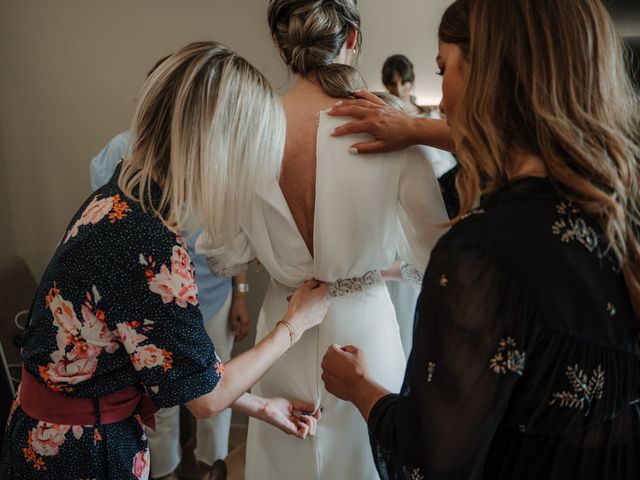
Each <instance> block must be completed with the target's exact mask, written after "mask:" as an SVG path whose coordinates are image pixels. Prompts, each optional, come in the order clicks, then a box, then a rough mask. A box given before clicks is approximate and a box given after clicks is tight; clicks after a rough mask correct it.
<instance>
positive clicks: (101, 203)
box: [64, 194, 130, 243]
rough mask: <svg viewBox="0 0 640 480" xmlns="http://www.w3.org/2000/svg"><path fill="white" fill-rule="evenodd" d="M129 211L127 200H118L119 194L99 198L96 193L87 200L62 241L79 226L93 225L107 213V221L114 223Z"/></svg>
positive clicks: (70, 236)
mask: <svg viewBox="0 0 640 480" xmlns="http://www.w3.org/2000/svg"><path fill="white" fill-rule="evenodd" d="M129 211H130V209H129V205H128V204H127V202H123V201H121V200H120V194H116V195H113V196H111V197H105V198H100V195H96V196H95V197H93V199H92V200H91V202H89V205H87V208H85V209H84V212H82V215H81V216H80V218H79V219H78V220H77V221H76V223H75V224H74V225H73V227H71V229H70V230H69V232H68V233H67V236H66V237H65V239H64V243H67V242H68V241H69V239H71V238H73V237H75V236H76V235H77V234H78V230H79V229H80V227H82V226H84V225H95V224H96V223H98V222H100V221H101V220H102V219H103V218H104V217H106V216H107V215H108V218H109V221H110V222H111V223H115V221H116V220H122V219H123V218H124V217H126V216H127V215H126V212H129Z"/></svg>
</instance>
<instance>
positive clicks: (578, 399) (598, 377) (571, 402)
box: [549, 365, 605, 417]
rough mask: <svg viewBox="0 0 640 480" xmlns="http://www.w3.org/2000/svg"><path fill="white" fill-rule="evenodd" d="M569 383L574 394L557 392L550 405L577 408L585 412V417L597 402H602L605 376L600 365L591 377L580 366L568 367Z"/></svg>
mask: <svg viewBox="0 0 640 480" xmlns="http://www.w3.org/2000/svg"><path fill="white" fill-rule="evenodd" d="M566 375H567V378H568V379H569V383H570V384H571V386H572V387H573V392H567V391H562V392H556V393H554V394H553V395H552V397H553V399H552V400H551V401H550V402H549V405H556V404H557V405H559V406H560V407H569V408H577V409H578V410H584V411H585V412H584V416H585V417H586V416H587V415H589V412H590V411H591V405H592V404H593V402H594V401H595V400H600V399H601V398H602V395H603V394H604V383H605V374H604V370H603V369H602V365H598V366H597V367H596V368H595V369H594V370H593V372H592V374H591V377H588V376H587V374H586V373H584V371H583V370H582V369H580V367H579V366H578V365H573V366H571V365H570V366H568V367H567V371H566Z"/></svg>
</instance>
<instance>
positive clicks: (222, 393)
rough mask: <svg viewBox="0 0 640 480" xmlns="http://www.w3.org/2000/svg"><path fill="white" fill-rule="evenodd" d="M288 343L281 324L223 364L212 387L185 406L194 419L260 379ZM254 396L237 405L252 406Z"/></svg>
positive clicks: (220, 406)
mask: <svg viewBox="0 0 640 480" xmlns="http://www.w3.org/2000/svg"><path fill="white" fill-rule="evenodd" d="M285 320H286V317H285ZM290 345H291V340H290V336H289V330H288V329H287V328H286V327H285V326H283V325H277V326H276V327H275V328H274V329H273V330H272V331H271V332H270V333H269V334H268V335H267V336H266V337H264V338H263V339H262V340H261V341H260V342H259V343H257V344H256V345H255V347H253V348H252V349H251V350H248V351H246V352H244V353H242V354H240V355H238V356H237V357H234V358H232V359H231V360H229V361H228V362H227V363H225V366H224V374H223V376H222V378H221V379H220V382H219V383H218V385H217V386H216V388H214V389H213V390H212V391H211V392H209V393H207V394H206V395H203V396H201V397H199V398H196V399H195V400H192V401H190V402H188V403H187V404H186V406H187V408H189V410H190V411H191V412H192V413H193V414H194V416H196V417H197V418H208V417H211V416H213V415H216V414H217V413H219V412H221V411H222V410H224V409H225V408H227V407H228V406H230V405H231V404H232V403H233V402H234V401H236V400H237V399H238V398H239V397H240V396H241V395H242V394H244V393H245V392H246V391H247V390H249V389H250V388H251V387H252V386H253V385H254V384H255V383H256V382H257V381H258V380H260V378H262V376H263V375H264V374H265V373H266V372H267V370H269V368H270V367H271V366H272V365H273V364H274V363H275V362H276V360H278V358H280V356H281V355H282V354H283V353H284V352H286V351H287V349H288V348H289V347H290ZM256 398H258V397H254V399H253V400H252V399H250V398H248V397H247V398H245V399H243V401H241V402H240V403H239V404H238V405H237V407H238V408H255V407H257V404H256V403H255V399H256ZM251 402H253V403H251Z"/></svg>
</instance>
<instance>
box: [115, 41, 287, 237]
mask: <svg viewBox="0 0 640 480" xmlns="http://www.w3.org/2000/svg"><path fill="white" fill-rule="evenodd" d="M285 128H286V126H285V117H284V112H283V110H282V107H281V104H280V101H279V99H278V98H277V96H276V95H275V93H274V92H273V91H272V89H271V87H270V85H269V83H268V82H267V80H266V79H265V78H264V77H263V76H262V75H261V74H260V73H259V72H258V71H257V70H256V69H255V68H254V67H253V66H251V65H250V64H249V63H248V62H247V61H246V60H244V59H243V58H242V57H240V56H238V55H236V54H235V53H234V52H231V51H229V50H228V49H227V48H226V47H224V46H223V45H221V44H219V43H214V42H199V43H193V44H190V45H188V46H186V47H184V48H183V49H181V50H180V51H178V52H177V53H175V54H174V55H172V56H170V57H169V58H168V59H166V60H165V61H164V62H162V63H161V64H160V65H159V66H158V67H157V68H156V69H155V70H154V71H153V72H152V73H151V75H150V76H149V78H148V79H147V81H146V82H145V84H144V86H143V88H142V93H141V97H140V101H139V103H138V106H137V108H136V112H135V115H134V119H133V123H132V126H131V132H132V136H133V138H134V144H133V148H132V153H131V156H130V157H129V158H126V159H125V161H124V162H123V167H122V171H121V172H120V177H119V185H120V188H121V189H122V190H123V192H124V193H125V194H126V195H127V196H129V197H130V198H132V199H134V200H137V201H138V202H139V203H140V204H141V205H142V206H143V208H145V209H146V210H151V211H152V212H153V213H154V214H155V215H157V216H158V217H160V218H161V219H162V220H163V221H164V222H165V223H166V224H167V226H169V227H171V228H176V229H178V230H185V229H188V230H190V231H193V230H195V229H197V228H200V227H201V228H202V229H203V230H204V231H205V232H206V233H207V234H208V235H207V237H208V238H209V239H211V242H212V243H215V244H222V243H224V242H225V241H228V240H229V239H230V238H232V237H233V236H234V235H235V234H237V232H238V231H239V219H240V217H241V215H242V213H243V212H244V211H246V209H247V208H248V203H249V201H250V200H251V198H252V195H253V194H254V193H255V191H256V190H257V189H260V188H262V186H263V185H266V184H267V182H269V181H277V179H278V176H279V172H280V164H281V160H282V154H283V148H284V139H285ZM154 182H155V183H156V184H157V185H158V186H159V187H160V189H161V192H162V193H161V197H160V200H159V201H155V202H154V201H153V198H152V184H153V183H154Z"/></svg>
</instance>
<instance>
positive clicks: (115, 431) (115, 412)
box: [0, 42, 328, 479]
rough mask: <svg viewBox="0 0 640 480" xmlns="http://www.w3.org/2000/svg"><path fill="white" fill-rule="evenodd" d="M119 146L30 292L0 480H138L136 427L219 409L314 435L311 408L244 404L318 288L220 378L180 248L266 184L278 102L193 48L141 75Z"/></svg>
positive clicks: (228, 224)
mask: <svg viewBox="0 0 640 480" xmlns="http://www.w3.org/2000/svg"><path fill="white" fill-rule="evenodd" d="M132 132H133V137H134V138H135V139H136V141H135V145H134V146H133V150H132V153H131V156H130V157H129V158H125V160H124V162H123V166H122V167H118V170H117V172H116V175H114V177H113V179H112V180H111V181H110V182H109V183H108V184H107V185H105V186H104V187H102V188H100V189H98V191H97V192H95V193H94V194H92V195H91V197H90V198H89V199H87V201H86V202H85V203H84V205H82V207H81V208H80V210H79V211H78V213H77V214H76V215H75V216H74V217H73V219H72V220H71V222H70V223H69V227H68V228H67V230H66V231H65V232H64V234H63V235H62V239H61V241H60V244H59V245H58V248H57V250H56V252H55V254H54V256H53V258H52V260H51V262H50V264H49V266H48V267H47V270H46V272H45V274H44V276H43V277H42V280H41V282H40V286H39V288H38V291H37V294H36V297H35V300H34V303H33V307H32V310H31V313H30V325H29V327H28V329H27V333H26V338H25V345H24V348H23V350H22V360H23V374H22V384H21V387H20V393H19V395H18V397H17V399H16V401H15V404H14V412H13V416H12V417H11V418H10V420H9V422H8V424H7V430H6V435H5V439H4V443H3V450H2V457H1V460H0V477H2V478H6V479H10V478H11V479H18V478H19V479H31V478H33V479H36V478H56V479H63V478H64V479H67V478H69V479H70V478H73V479H78V478H101V479H106V478H109V479H116V478H117V479H146V478H148V475H149V450H148V447H147V440H146V437H145V434H144V429H143V424H148V425H150V424H151V423H152V422H151V420H152V418H153V413H154V411H155V410H156V409H157V408H158V407H171V406H174V405H179V404H184V405H186V406H187V408H189V410H191V412H192V413H193V414H194V415H195V416H196V417H198V418H204V417H208V416H211V415H215V414H216V413H218V412H220V411H221V410H222V409H224V408H225V407H227V406H228V405H229V404H231V405H232V406H233V407H235V408H237V409H239V410H241V411H244V412H245V413H247V414H249V415H252V416H255V417H258V418H260V419H262V420H265V421H267V422H269V423H271V424H273V425H274V426H276V427H278V428H280V429H282V430H283V431H285V432H286V433H288V434H292V435H295V436H297V437H301V438H304V437H305V436H306V435H307V434H311V435H313V434H314V433H315V421H316V418H317V416H318V415H317V414H316V415H315V416H310V415H306V416H297V415H294V411H295V410H299V411H303V412H311V411H312V410H313V405H310V404H307V403H302V402H297V401H295V400H291V401H290V400H285V399H283V398H275V399H269V400H265V399H262V398H258V397H255V396H252V395H248V394H244V392H245V391H246V390H247V389H248V388H249V387H250V386H251V385H252V384H253V383H255V381H256V380H258V379H259V378H260V377H261V376H262V375H263V374H264V372H265V371H266V370H267V369H268V368H269V366H270V365H271V364H272V363H273V362H274V361H275V360H276V359H277V358H278V357H280V355H282V354H283V353H284V352H285V351H286V350H287V349H288V348H290V347H291V346H292V344H293V342H295V341H296V340H298V339H299V338H300V335H301V334H302V333H303V332H304V331H305V330H307V329H308V328H310V327H312V326H314V325H316V324H317V323H319V322H320V321H321V320H322V319H323V317H324V315H325V312H326V310H327V307H328V300H327V298H326V286H323V285H320V286H318V284H317V282H313V281H310V282H307V283H305V284H304V285H303V287H302V288H301V289H300V290H298V291H297V292H295V293H294V294H293V296H292V298H291V301H290V303H289V308H288V310H287V312H286V313H283V319H282V321H281V322H279V323H278V325H274V328H273V329H272V330H271V331H270V332H268V333H267V335H266V336H265V337H264V339H263V340H262V341H261V342H260V343H258V344H257V345H256V346H255V348H253V349H252V350H250V351H248V352H246V353H244V354H242V355H240V356H238V357H236V358H234V359H232V360H230V361H229V362H228V363H227V364H226V365H225V366H224V370H225V372H224V374H223V365H222V364H221V362H220V361H219V360H218V359H217V356H216V354H215V350H214V347H213V345H212V344H211V341H210V339H209V337H208V335H207V334H206V332H205V329H204V325H203V320H202V315H201V314H200V311H199V309H198V307H197V305H198V301H197V288H196V286H195V281H194V268H193V264H192V263H191V260H190V258H189V255H188V253H187V250H186V247H185V242H184V238H183V237H182V236H181V234H180V232H181V231H182V229H183V228H185V227H189V229H192V228H195V227H202V228H204V229H205V230H206V231H207V232H209V235H210V237H211V238H213V239H217V240H218V241H222V242H224V239H225V238H229V237H230V236H232V235H233V234H235V233H236V231H237V228H238V227H237V220H236V219H237V218H238V217H239V216H240V212H241V211H242V210H243V209H244V208H246V203H247V200H246V199H247V197H248V193H249V192H253V191H254V190H255V189H256V188H258V190H260V184H261V183H262V181H263V180H264V179H269V178H272V179H275V178H277V175H278V172H279V169H280V161H281V155H282V148H283V141H284V115H283V113H282V108H281V106H280V102H279V100H278V99H277V98H276V97H275V96H274V94H273V92H272V91H271V89H270V87H269V85H268V83H267V81H266V80H265V79H264V78H263V77H262V76H261V75H260V74H259V73H258V72H257V71H256V70H255V69H254V68H253V67H252V66H251V65H250V64H248V63H247V62H246V61H245V60H244V59H242V58H241V57H239V56H237V55H236V54H234V53H233V52H231V51H229V50H227V49H226V48H225V47H223V46H222V45H220V44H217V43H210V42H204V43H195V44H191V45H189V46H187V47H185V48H183V49H182V50H180V51H179V52H177V53H176V54H174V55H172V56H171V57H169V58H168V59H167V60H166V61H164V62H163V63H162V64H161V65H160V66H159V67H158V68H157V69H156V70H155V71H154V73H153V74H152V75H151V76H150V77H149V79H148V80H147V82H146V83H145V85H144V88H143V90H142V93H141V100H140V102H139V104H138V107H137V111H136V114H135V118H134V121H133V125H132ZM229 132H236V134H235V135H230V134H229ZM244 132H251V134H250V135H245V134H244ZM232 187H233V188H232ZM186 219H189V221H188V222H187V220H186ZM187 224H188V225H187ZM292 329H293V330H295V331H296V332H297V333H298V335H297V336H296V337H292V336H291V335H290V330H292Z"/></svg>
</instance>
